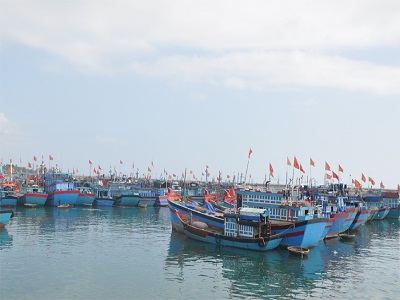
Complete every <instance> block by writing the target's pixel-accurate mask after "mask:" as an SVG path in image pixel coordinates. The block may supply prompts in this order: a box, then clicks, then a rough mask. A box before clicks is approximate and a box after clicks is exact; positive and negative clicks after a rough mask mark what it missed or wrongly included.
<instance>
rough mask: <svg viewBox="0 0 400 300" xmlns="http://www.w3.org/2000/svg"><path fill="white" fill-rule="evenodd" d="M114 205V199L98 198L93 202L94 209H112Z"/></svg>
mask: <svg viewBox="0 0 400 300" xmlns="http://www.w3.org/2000/svg"><path fill="white" fill-rule="evenodd" d="M113 205H114V199H101V198H96V199H94V201H93V206H94V207H112V206H113Z"/></svg>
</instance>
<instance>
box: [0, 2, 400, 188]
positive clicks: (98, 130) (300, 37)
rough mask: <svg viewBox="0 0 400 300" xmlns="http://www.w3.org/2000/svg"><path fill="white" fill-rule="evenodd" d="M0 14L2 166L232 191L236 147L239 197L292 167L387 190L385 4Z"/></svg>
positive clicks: (22, 7) (39, 6) (390, 161)
mask: <svg viewBox="0 0 400 300" xmlns="http://www.w3.org/2000/svg"><path fill="white" fill-rule="evenodd" d="M0 11H1V12H0V17H1V19H0V22H1V23H0V25H1V26H0V43H1V55H0V76H1V77H0V80H1V81H0V139H1V147H0V159H1V160H2V161H3V163H7V162H8V161H9V159H13V161H14V162H16V163H17V164H19V163H20V162H21V161H22V165H27V164H28V162H31V163H33V156H37V157H38V158H39V159H41V156H42V155H44V157H45V162H46V164H48V163H49V161H48V155H49V154H50V155H52V156H53V157H54V161H53V162H52V164H56V163H57V164H58V165H60V166H61V168H62V169H63V170H68V169H69V170H70V171H72V169H73V168H74V169H78V170H79V173H86V174H89V164H88V160H89V159H90V160H91V161H92V162H93V166H92V167H96V166H98V165H100V166H101V167H102V169H103V170H104V171H105V172H107V171H108V170H109V169H110V167H111V168H112V169H114V166H115V167H116V169H117V170H118V172H120V171H121V172H124V173H130V172H132V163H134V164H135V172H136V170H137V169H139V174H143V173H146V174H147V173H148V172H147V168H148V167H151V169H152V174H151V175H152V177H153V178H154V177H159V176H160V173H162V172H163V170H164V168H165V169H166V170H167V171H168V173H169V174H172V173H175V174H178V175H180V174H181V173H182V172H183V171H184V170H185V168H187V170H188V171H189V170H192V171H193V173H194V174H196V176H197V177H198V178H200V177H201V173H202V172H204V170H205V166H206V165H208V166H209V172H210V173H211V177H215V176H217V174H218V171H221V172H222V178H226V175H230V176H231V178H232V176H233V174H238V173H245V171H246V164H247V155H248V152H249V149H250V147H251V148H252V150H253V154H252V155H251V159H250V163H249V171H248V173H249V174H251V176H252V180H253V181H254V182H262V181H263V180H264V178H265V174H267V176H268V173H269V163H271V164H272V166H273V168H274V176H275V178H274V179H273V182H276V181H277V180H278V178H279V180H280V183H282V182H284V181H285V177H286V172H287V171H288V172H289V174H291V173H292V169H290V168H288V167H287V165H286V158H287V157H289V158H290V159H291V160H292V161H293V157H294V156H296V157H297V159H298V160H299V162H300V163H301V164H302V165H303V168H304V169H305V171H306V174H304V178H306V177H307V176H308V177H309V178H311V177H312V178H315V180H316V182H317V183H318V184H322V183H323V181H324V174H325V169H324V167H325V162H328V163H329V165H330V166H331V168H332V170H334V171H335V172H336V173H338V165H339V164H340V165H341V166H342V168H343V169H344V172H343V173H340V174H339V175H340V177H341V181H343V182H346V183H348V182H350V181H351V179H352V178H353V179H357V180H358V181H361V174H362V173H364V174H365V176H367V178H368V176H369V177H371V178H373V179H374V181H375V182H376V185H375V187H379V183H380V182H381V181H382V182H383V183H384V185H385V186H386V187H387V188H397V184H399V183H400V155H399V149H400V55H398V53H400V35H399V34H398V33H399V32H400V17H399V16H400V3H399V2H398V1H321V2H314V1H295V2H292V1H278V2H276V1H252V2H249V1H190V2H188V1H7V0H6V1H1V3H0ZM310 157H311V158H312V159H313V160H314V161H315V164H316V166H315V167H313V168H312V169H311V170H310V165H309V160H310ZM120 160H122V161H123V164H122V165H121V164H120V163H119V161H120ZM151 162H153V163H154V167H152V166H151ZM298 175H299V172H298V171H297V170H296V172H295V176H298ZM361 183H362V182H361ZM363 186H364V187H365V186H367V183H363Z"/></svg>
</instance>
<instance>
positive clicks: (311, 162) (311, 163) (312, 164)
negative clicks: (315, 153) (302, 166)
mask: <svg viewBox="0 0 400 300" xmlns="http://www.w3.org/2000/svg"><path fill="white" fill-rule="evenodd" d="M310 166H313V167H315V163H314V161H313V160H312V158H311V157H310Z"/></svg>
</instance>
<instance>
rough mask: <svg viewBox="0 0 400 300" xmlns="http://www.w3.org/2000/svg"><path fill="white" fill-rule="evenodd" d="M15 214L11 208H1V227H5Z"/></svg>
mask: <svg viewBox="0 0 400 300" xmlns="http://www.w3.org/2000/svg"><path fill="white" fill-rule="evenodd" d="M13 215H14V211H13V210H11V209H8V210H0V228H4V227H5V226H6V225H7V224H8V222H10V219H11V218H12V216H13Z"/></svg>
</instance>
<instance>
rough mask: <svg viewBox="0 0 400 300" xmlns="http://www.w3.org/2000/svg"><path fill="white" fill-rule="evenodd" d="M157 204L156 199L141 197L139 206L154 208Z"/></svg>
mask: <svg viewBox="0 0 400 300" xmlns="http://www.w3.org/2000/svg"><path fill="white" fill-rule="evenodd" d="M155 203H156V197H140V198H139V203H138V205H139V206H141V207H153V206H154V204H155Z"/></svg>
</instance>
